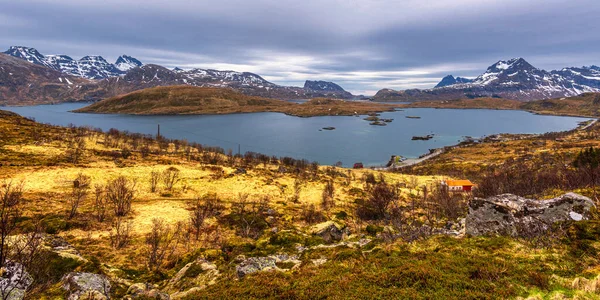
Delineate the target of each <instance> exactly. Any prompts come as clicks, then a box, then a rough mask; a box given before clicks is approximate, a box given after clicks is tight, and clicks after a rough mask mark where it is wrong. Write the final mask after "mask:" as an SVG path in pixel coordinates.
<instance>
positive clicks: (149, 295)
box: [124, 283, 171, 300]
mask: <svg viewBox="0 0 600 300" xmlns="http://www.w3.org/2000/svg"><path fill="white" fill-rule="evenodd" d="M124 299H127V300H133V299H159V300H170V299H171V297H170V296H169V295H168V294H166V293H163V292H161V291H159V290H158V289H157V288H156V286H154V285H152V284H149V283H135V284H132V285H131V286H129V288H128V289H127V295H126V296H125V298H124Z"/></svg>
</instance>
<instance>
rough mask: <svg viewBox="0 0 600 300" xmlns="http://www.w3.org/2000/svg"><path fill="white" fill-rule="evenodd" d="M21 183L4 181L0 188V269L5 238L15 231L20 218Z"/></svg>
mask: <svg viewBox="0 0 600 300" xmlns="http://www.w3.org/2000/svg"><path fill="white" fill-rule="evenodd" d="M22 201H23V183H22V182H21V183H18V184H15V183H13V182H12V181H5V182H3V183H2V185H1V186H0V205H1V206H2V209H1V210H0V268H1V267H3V266H4V264H5V263H6V258H7V254H8V242H7V238H8V237H9V236H10V235H11V234H13V233H14V231H15V230H16V229H17V221H18V219H19V218H20V217H21V209H22V207H21V206H22Z"/></svg>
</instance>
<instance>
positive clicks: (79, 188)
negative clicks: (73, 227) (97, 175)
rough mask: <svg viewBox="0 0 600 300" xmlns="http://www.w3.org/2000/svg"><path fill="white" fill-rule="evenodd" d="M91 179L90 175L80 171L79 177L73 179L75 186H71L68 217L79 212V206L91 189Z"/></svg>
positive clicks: (70, 217)
mask: <svg viewBox="0 0 600 300" xmlns="http://www.w3.org/2000/svg"><path fill="white" fill-rule="evenodd" d="M90 182H91V179H90V177H89V176H87V175H84V174H82V173H79V174H78V175H77V178H75V180H73V186H72V188H71V195H70V197H69V198H68V201H69V214H68V216H67V218H68V219H72V218H73V217H75V215H76V214H77V208H78V207H79V205H80V204H81V202H82V201H84V200H85V198H86V197H87V194H88V191H89V189H90Z"/></svg>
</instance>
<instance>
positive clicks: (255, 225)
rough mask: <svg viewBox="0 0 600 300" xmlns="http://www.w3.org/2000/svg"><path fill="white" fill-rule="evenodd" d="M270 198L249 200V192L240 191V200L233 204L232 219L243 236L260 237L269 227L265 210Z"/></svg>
mask: <svg viewBox="0 0 600 300" xmlns="http://www.w3.org/2000/svg"><path fill="white" fill-rule="evenodd" d="M268 203H269V198H268V197H264V198H262V199H261V200H259V201H250V200H248V194H242V193H240V194H239V195H238V201H236V202H234V203H233V204H232V206H231V217H232V221H233V222H234V224H233V225H235V226H236V227H237V228H238V233H239V234H240V235H241V236H243V237H250V238H258V237H259V236H260V235H261V231H262V230H263V229H265V228H266V227H267V223H266V215H265V212H266V211H267V210H268V207H269V206H268Z"/></svg>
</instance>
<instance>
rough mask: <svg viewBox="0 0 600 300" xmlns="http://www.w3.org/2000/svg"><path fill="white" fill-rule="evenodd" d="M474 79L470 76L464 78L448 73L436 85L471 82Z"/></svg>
mask: <svg viewBox="0 0 600 300" xmlns="http://www.w3.org/2000/svg"><path fill="white" fill-rule="evenodd" d="M472 81H473V80H472V79H468V78H463V77H456V78H454V76H452V75H448V76H446V77H444V78H442V81H440V83H438V84H437V85H436V86H435V87H436V88H438V87H444V86H449V85H453V84H457V83H469V82H472Z"/></svg>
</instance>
